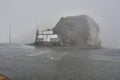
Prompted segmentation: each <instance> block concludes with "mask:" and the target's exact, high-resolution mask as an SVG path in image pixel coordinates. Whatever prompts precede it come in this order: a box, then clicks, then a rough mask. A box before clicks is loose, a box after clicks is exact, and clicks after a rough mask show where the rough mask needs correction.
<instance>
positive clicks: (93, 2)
mask: <svg viewBox="0 0 120 80" xmlns="http://www.w3.org/2000/svg"><path fill="white" fill-rule="evenodd" d="M119 8H120V0H0V43H8V42H9V27H11V38H12V43H20V44H21V43H30V42H33V41H34V38H35V30H36V28H37V24H38V26H39V30H40V31H41V30H42V29H46V28H53V27H54V26H55V25H56V23H57V22H58V21H59V19H60V17H62V16H74V15H75V16H76V15H81V14H86V15H89V16H90V17H92V18H93V19H94V20H95V21H96V22H97V23H98V25H99V26H100V30H101V31H100V38H101V40H102V46H104V47H113V48H120V40H119V39H120V37H119V34H120V31H119V30H120V22H119V21H120V9H119Z"/></svg>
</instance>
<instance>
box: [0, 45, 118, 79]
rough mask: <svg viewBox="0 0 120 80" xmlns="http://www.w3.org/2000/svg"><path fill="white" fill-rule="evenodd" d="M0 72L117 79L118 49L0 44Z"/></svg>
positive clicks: (12, 75)
mask: <svg viewBox="0 0 120 80" xmlns="http://www.w3.org/2000/svg"><path fill="white" fill-rule="evenodd" d="M0 73H4V74H6V75H7V76H9V77H10V78H11V79H13V80H120V77H119V76H120V50H119V49H107V48H106V49H93V50H81V49H70V48H66V49H64V48H60V47H51V48H50V47H40V48H36V47H32V46H26V45H8V44H0Z"/></svg>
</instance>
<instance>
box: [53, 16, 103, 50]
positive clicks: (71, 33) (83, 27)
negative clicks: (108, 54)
mask: <svg viewBox="0 0 120 80" xmlns="http://www.w3.org/2000/svg"><path fill="white" fill-rule="evenodd" d="M53 31H54V33H56V34H58V35H59V37H60V43H61V45H63V46H77V47H80V48H99V47H101V41H100V39H99V26H98V25H97V24H96V22H95V21H94V20H93V19H92V18H90V17H89V16H87V15H79V16H69V17H61V19H60V20H59V22H58V23H57V24H56V26H55V27H54V28H53Z"/></svg>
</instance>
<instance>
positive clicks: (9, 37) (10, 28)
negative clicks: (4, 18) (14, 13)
mask: <svg viewBox="0 0 120 80" xmlns="http://www.w3.org/2000/svg"><path fill="white" fill-rule="evenodd" d="M9 43H10V44H11V43H12V42H11V27H10V26H9Z"/></svg>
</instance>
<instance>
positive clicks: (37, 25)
mask: <svg viewBox="0 0 120 80" xmlns="http://www.w3.org/2000/svg"><path fill="white" fill-rule="evenodd" d="M38 26H39V23H38V21H37V30H38Z"/></svg>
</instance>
